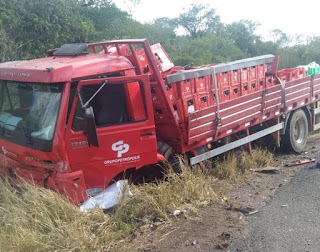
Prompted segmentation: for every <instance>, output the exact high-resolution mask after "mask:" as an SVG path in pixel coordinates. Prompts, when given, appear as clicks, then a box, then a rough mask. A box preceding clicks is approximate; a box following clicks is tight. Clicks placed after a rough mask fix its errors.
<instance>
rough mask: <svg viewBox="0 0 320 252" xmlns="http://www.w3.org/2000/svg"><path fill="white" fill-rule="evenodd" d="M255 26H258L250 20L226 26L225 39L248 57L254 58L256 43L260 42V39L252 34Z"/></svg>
mask: <svg viewBox="0 0 320 252" xmlns="http://www.w3.org/2000/svg"><path fill="white" fill-rule="evenodd" d="M257 26H258V24H257V23H255V22H252V21H251V20H241V21H239V22H234V23H232V24H230V25H227V27H226V33H227V39H228V41H230V42H232V43H234V44H235V45H236V46H238V47H239V48H240V49H241V50H242V51H244V52H245V53H247V54H248V55H249V56H254V55H256V53H257V47H256V43H257V42H258V41H259V40H260V37H259V36H257V35H255V34H254V32H255V30H256V28H257Z"/></svg>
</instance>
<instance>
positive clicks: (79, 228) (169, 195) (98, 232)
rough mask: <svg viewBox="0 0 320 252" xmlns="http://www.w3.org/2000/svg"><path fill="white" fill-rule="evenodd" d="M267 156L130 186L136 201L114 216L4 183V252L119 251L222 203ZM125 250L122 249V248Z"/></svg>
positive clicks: (0, 210) (0, 240) (240, 155)
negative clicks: (178, 218) (233, 184)
mask: <svg viewBox="0 0 320 252" xmlns="http://www.w3.org/2000/svg"><path fill="white" fill-rule="evenodd" d="M271 162H272V154H271V153H270V152H268V151H265V150H260V149H257V150H254V152H253V154H252V155H251V156H250V155H249V154H248V153H246V152H237V153H233V154H232V153H231V154H227V155H226V156H225V157H224V158H223V159H222V160H221V161H220V162H215V164H214V166H215V168H213V169H208V170H206V171H203V170H201V169H200V168H199V167H197V166H195V167H192V168H191V167H188V166H187V165H185V166H184V167H183V169H182V172H181V174H176V173H174V172H173V171H172V170H171V169H168V171H167V173H166V174H165V177H164V178H163V179H161V180H158V181H156V182H153V183H147V184H140V185H130V190H131V191H132V193H133V196H132V197H130V199H129V200H127V201H124V200H123V201H121V202H120V204H119V205H118V206H117V207H115V208H114V209H113V210H112V211H108V212H106V213H104V212H103V211H102V210H100V209H95V210H93V211H90V212H80V210H79V209H78V208H77V207H76V206H73V205H71V204H70V203H69V202H68V200H67V199H65V198H64V197H63V196H61V195H59V194H56V193H54V192H53V191H50V190H46V189H43V188H38V187H35V186H33V185H30V184H25V183H16V184H13V185H12V183H11V184H10V183H9V182H8V181H7V180H6V179H5V178H4V177H2V176H1V177H0V216H1V219H0V251H17V252H19V251H23V252H25V251H30V252H31V251H32V252H33V251H108V249H111V248H112V250H111V251H117V250H116V248H117V247H119V246H120V247H121V246H123V245H124V244H126V245H125V246H126V247H127V246H129V243H126V242H128V241H129V240H130V238H132V237H134V235H135V234H136V233H137V232H138V231H139V230H142V229H145V228H146V229H148V228H150V227H151V226H155V225H162V224H163V223H168V222H170V220H171V218H172V215H174V211H180V212H181V213H182V212H184V211H187V213H186V214H185V216H186V217H187V216H188V213H192V214H196V212H197V209H199V208H200V207H203V206H206V205H208V204H210V203H214V202H217V201H218V200H221V199H219V196H218V195H220V194H221V192H222V191H223V190H224V188H225V186H226V185H228V183H229V182H230V181H234V180H237V179H239V178H242V177H243V175H244V174H246V173H247V172H248V170H249V169H251V168H257V167H263V166H267V165H269V164H270V163H271ZM118 245H119V246H118Z"/></svg>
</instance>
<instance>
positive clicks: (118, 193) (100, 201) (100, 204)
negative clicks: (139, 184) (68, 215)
mask: <svg viewBox="0 0 320 252" xmlns="http://www.w3.org/2000/svg"><path fill="white" fill-rule="evenodd" d="M130 196H132V192H131V191H130V189H129V186H128V180H119V181H118V182H116V183H114V184H112V185H111V186H109V187H108V188H107V189H105V190H104V191H102V192H100V193H98V194H97V195H95V196H93V197H90V198H89V199H88V200H86V201H85V202H84V203H83V204H82V205H81V206H80V210H81V211H83V212H86V211H88V210H91V209H94V208H101V209H109V208H111V207H113V206H115V205H117V204H119V202H120V201H121V200H122V199H123V200H126V199H128V197H130Z"/></svg>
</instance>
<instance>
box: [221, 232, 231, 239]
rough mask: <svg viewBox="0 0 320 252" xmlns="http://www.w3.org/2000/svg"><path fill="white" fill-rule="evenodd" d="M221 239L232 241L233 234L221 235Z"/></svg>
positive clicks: (224, 233)
mask: <svg viewBox="0 0 320 252" xmlns="http://www.w3.org/2000/svg"><path fill="white" fill-rule="evenodd" d="M220 238H221V239H223V240H230V239H231V238H232V235H231V233H228V232H223V233H222V234H221V235H220Z"/></svg>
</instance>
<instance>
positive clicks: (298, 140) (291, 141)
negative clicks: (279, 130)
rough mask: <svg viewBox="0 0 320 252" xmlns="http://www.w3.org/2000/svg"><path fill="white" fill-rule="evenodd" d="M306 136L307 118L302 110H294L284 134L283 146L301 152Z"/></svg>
mask: <svg viewBox="0 0 320 252" xmlns="http://www.w3.org/2000/svg"><path fill="white" fill-rule="evenodd" d="M307 137H308V120H307V116H306V114H305V113H304V111H303V110H301V109H299V110H297V111H295V112H294V113H293V114H292V115H291V116H290V118H289V120H288V123H287V127H286V132H285V135H284V139H283V140H284V147H286V148H287V149H288V150H291V151H294V152H296V153H301V152H302V151H303V150H304V148H305V147H306V143H307Z"/></svg>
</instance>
